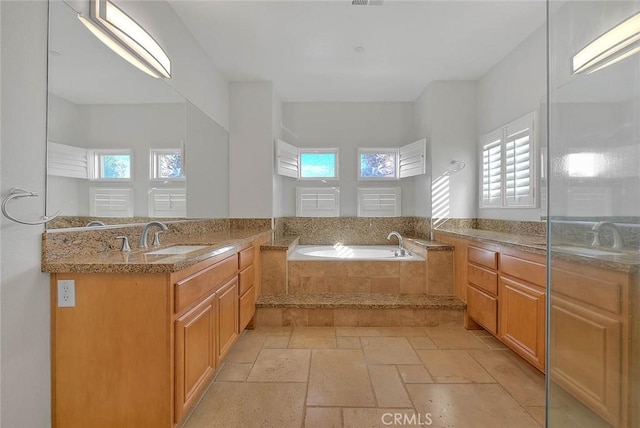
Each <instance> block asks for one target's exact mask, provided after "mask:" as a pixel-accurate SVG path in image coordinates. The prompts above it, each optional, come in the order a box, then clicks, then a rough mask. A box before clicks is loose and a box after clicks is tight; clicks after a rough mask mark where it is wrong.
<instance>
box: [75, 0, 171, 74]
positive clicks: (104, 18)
mask: <svg viewBox="0 0 640 428" xmlns="http://www.w3.org/2000/svg"><path fill="white" fill-rule="evenodd" d="M78 19H79V20H80V21H81V22H82V23H83V24H84V25H85V26H86V27H87V28H88V29H89V30H90V31H91V32H92V33H93V34H94V35H95V36H96V37H97V38H98V39H99V40H100V41H101V42H102V43H104V44H105V45H107V46H108V47H109V48H111V49H112V50H113V51H114V52H116V53H117V54H118V55H120V56H121V57H122V58H124V59H126V60H127V61H129V62H130V63H131V64H133V65H134V66H136V67H137V68H138V69H140V70H142V71H144V72H145V73H147V74H149V75H150V76H153V77H155V78H160V77H164V78H167V79H169V78H171V60H170V59H169V57H168V56H167V54H166V53H165V51H164V50H163V49H162V48H161V47H160V45H159V44H158V42H156V41H155V40H154V38H153V37H151V36H150V35H149V33H147V31H146V30H145V29H144V28H142V27H141V26H140V25H139V24H138V23H137V22H136V21H134V20H133V19H132V18H131V17H130V16H129V15H127V14H126V13H124V12H123V11H122V10H121V9H119V8H118V7H117V6H116V5H115V4H113V3H112V2H110V1H109V0H91V18H90V19H88V18H86V17H85V16H84V15H83V14H82V13H79V14H78Z"/></svg>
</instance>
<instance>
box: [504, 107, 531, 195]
mask: <svg viewBox="0 0 640 428" xmlns="http://www.w3.org/2000/svg"><path fill="white" fill-rule="evenodd" d="M532 131H533V117H532V116H531V115H529V116H526V117H524V118H522V119H519V120H517V121H515V122H512V123H510V124H509V125H507V126H506V127H505V134H506V137H505V180H504V181H505V189H506V195H505V205H506V206H533V204H534V200H533V153H532V147H533V141H532V140H533V132H532Z"/></svg>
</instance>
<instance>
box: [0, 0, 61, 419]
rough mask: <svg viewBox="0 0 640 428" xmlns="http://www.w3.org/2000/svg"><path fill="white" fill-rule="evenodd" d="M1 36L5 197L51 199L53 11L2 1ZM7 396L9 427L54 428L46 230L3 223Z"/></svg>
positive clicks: (31, 213) (18, 209)
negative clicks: (26, 194) (48, 144)
mask: <svg viewBox="0 0 640 428" xmlns="http://www.w3.org/2000/svg"><path fill="white" fill-rule="evenodd" d="M0 9H1V10H2V13H1V19H2V22H1V25H0V31H1V32H2V36H1V38H2V46H1V54H0V56H1V57H2V60H1V64H2V72H1V73H0V74H1V79H2V80H1V88H2V90H1V92H2V100H1V103H2V107H1V112H2V116H1V122H2V136H1V139H2V152H1V155H0V158H1V161H2V163H1V164H0V172H1V178H0V180H1V183H2V188H1V192H0V194H2V195H3V196H4V195H6V194H7V193H8V192H9V189H10V188H12V187H15V186H19V187H24V188H26V189H28V190H32V191H37V192H40V195H44V192H45V141H46V127H45V118H46V102H47V86H46V83H47V4H46V2H43V1H27V2H24V1H16V2H12V1H2V2H0ZM11 209H12V211H13V213H14V214H15V215H16V216H20V217H24V218H27V219H37V218H38V217H40V216H42V215H43V214H44V197H42V196H41V197H38V198H27V199H22V200H20V201H16V202H15V204H12V206H11ZM0 224H1V227H0V230H1V234H0V237H1V242H0V243H1V247H2V250H1V254H2V260H1V265H0V266H1V267H0V274H1V277H0V279H1V281H0V296H1V297H0V304H1V307H0V314H1V321H0V323H1V328H2V330H1V334H0V343H1V349H2V354H1V356H0V362H1V369H0V373H1V381H2V384H1V394H2V395H1V397H0V403H1V406H2V413H1V416H0V425H1V426H3V427H30V428H31V427H33V428H40V427H48V426H50V425H51V416H50V403H51V394H50V390H51V389H50V375H51V374H50V365H49V358H50V357H49V328H50V327H49V313H50V311H49V277H48V275H45V274H43V273H41V272H40V247H41V233H42V231H43V227H42V226H24V225H19V224H17V223H13V222H11V221H9V220H7V219H5V218H2V221H1V223H0Z"/></svg>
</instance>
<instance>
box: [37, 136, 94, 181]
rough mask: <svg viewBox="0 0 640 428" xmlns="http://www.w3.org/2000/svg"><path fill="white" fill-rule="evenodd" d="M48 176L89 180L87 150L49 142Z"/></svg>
mask: <svg viewBox="0 0 640 428" xmlns="http://www.w3.org/2000/svg"><path fill="white" fill-rule="evenodd" d="M47 174H49V175H58V176H60V177H73V178H83V179H85V180H86V179H87V178H88V177H89V176H88V173H87V149H83V148H81V147H74V146H69V145H66V144H58V143H52V142H51V141H49V142H47Z"/></svg>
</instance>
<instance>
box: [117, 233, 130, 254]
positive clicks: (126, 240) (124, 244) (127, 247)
mask: <svg viewBox="0 0 640 428" xmlns="http://www.w3.org/2000/svg"><path fill="white" fill-rule="evenodd" d="M116 239H122V247H121V248H120V251H122V252H129V251H131V246H130V245H129V238H128V237H126V236H117V237H116Z"/></svg>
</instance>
